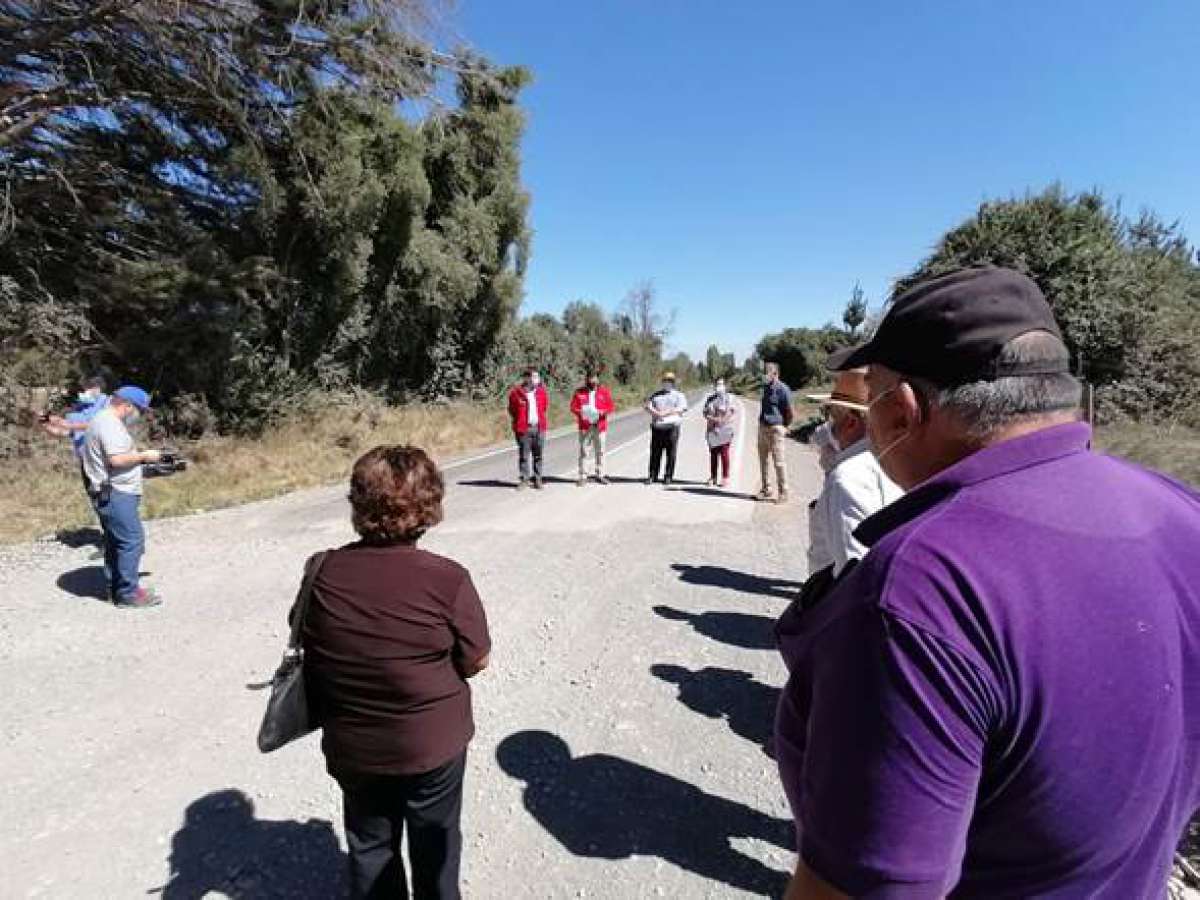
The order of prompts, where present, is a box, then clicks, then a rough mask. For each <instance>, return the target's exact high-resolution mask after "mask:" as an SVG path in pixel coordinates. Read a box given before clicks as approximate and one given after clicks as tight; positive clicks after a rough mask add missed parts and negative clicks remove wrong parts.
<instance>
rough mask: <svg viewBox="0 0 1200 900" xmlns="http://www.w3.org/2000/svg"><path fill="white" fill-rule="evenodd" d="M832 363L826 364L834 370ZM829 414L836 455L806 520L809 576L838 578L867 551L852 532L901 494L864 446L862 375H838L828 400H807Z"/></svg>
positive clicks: (862, 371)
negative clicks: (826, 573) (828, 573)
mask: <svg viewBox="0 0 1200 900" xmlns="http://www.w3.org/2000/svg"><path fill="white" fill-rule="evenodd" d="M836 362H837V359H836V357H835V358H834V360H832V361H831V365H836ZM808 399H810V400H815V401H817V402H819V403H822V404H824V406H825V407H826V409H827V410H828V412H827V415H828V417H829V418H828V420H829V432H830V438H831V439H832V440H831V446H832V447H833V448H834V450H835V451H836V453H835V455H834V457H833V459H832V464H831V466H830V469H829V471H828V472H827V473H826V474H825V485H824V487H823V488H822V490H821V496H820V497H818V498H817V501H816V506H815V507H814V508H813V510H812V515H811V516H810V518H809V526H810V534H809V539H810V544H809V555H808V571H809V576H810V577H811V576H812V575H814V574H816V573H818V572H820V571H822V570H823V569H827V568H829V567H832V569H833V571H832V573H831V574H832V575H833V576H834V577H837V576H838V575H840V574H841V572H842V570H843V569H844V568H845V567H846V565H847V564H848V563H849V562H850V560H852V559H862V558H863V557H864V556H866V555H867V548H866V547H864V546H863V545H862V544H860V543H859V542H858V540H856V539H855V537H854V529H856V528H857V527H858V526H859V523H861V522H862V521H863V520H864V519H866V518H867V517H868V516H871V515H874V514H875V513H877V512H879V510H881V509H883V507H885V506H887V505H888V504H889V503H891V502H892V501H894V500H897V499H899V498H900V496H901V495H902V494H903V491H901V490H900V488H899V487H898V486H897V485H896V483H895V482H893V481H892V480H891V479H890V478H888V477H887V475H885V474H884V473H883V469H881V468H880V466H879V463H878V461H877V460H876V459H875V454H873V453H872V452H871V448H870V446H869V444H868V442H867V419H866V415H867V370H866V369H851V370H849V371H845V372H838V375H837V381H836V382H835V383H834V387H833V393H832V394H811V395H809V398H808Z"/></svg>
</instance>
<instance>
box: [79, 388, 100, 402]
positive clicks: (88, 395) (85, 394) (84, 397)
mask: <svg viewBox="0 0 1200 900" xmlns="http://www.w3.org/2000/svg"><path fill="white" fill-rule="evenodd" d="M75 399H76V400H78V401H79V402H80V403H91V402H92V401H93V400H95V399H96V395H95V394H93V393H92V392H91V391H81V392H80V393H79V394H77V395H76V397H75Z"/></svg>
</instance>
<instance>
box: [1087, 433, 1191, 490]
mask: <svg viewBox="0 0 1200 900" xmlns="http://www.w3.org/2000/svg"><path fill="white" fill-rule="evenodd" d="M1095 444H1096V448H1097V449H1099V450H1103V451H1104V452H1105V453H1111V454H1113V455H1114V456H1123V457H1125V458H1126V459H1131V460H1133V461H1134V462H1136V463H1139V464H1140V465H1143V466H1147V467H1148V468H1151V469H1157V470H1158V471H1160V472H1165V473H1166V474H1167V475H1170V476H1172V477H1173V478H1177V479H1179V480H1180V481H1183V482H1186V483H1187V484H1190V485H1193V486H1195V487H1200V431H1195V430H1193V429H1190V428H1183V427H1180V426H1153V425H1136V424H1129V425H1119V426H1118V425H1107V426H1101V427H1100V428H1097V429H1096V436H1095Z"/></svg>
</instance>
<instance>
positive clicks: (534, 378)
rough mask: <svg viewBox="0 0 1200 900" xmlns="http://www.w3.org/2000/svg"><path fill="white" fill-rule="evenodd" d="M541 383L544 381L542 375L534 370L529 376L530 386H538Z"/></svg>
mask: <svg viewBox="0 0 1200 900" xmlns="http://www.w3.org/2000/svg"><path fill="white" fill-rule="evenodd" d="M541 383H542V376H540V375H538V374H537V373H536V372H534V373H533V374H532V375H530V376H529V386H530V387H537V386H538V385H539V384H541Z"/></svg>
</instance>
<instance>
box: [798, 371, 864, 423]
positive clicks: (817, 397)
mask: <svg viewBox="0 0 1200 900" xmlns="http://www.w3.org/2000/svg"><path fill="white" fill-rule="evenodd" d="M805 396H806V397H807V399H809V400H813V401H815V402H817V403H821V404H825V405H828V406H844V407H845V408H846V409H855V410H858V411H859V412H866V411H867V403H868V394H867V370H866V368H862V369H847V370H845V371H844V372H838V373H837V380H836V381H834V383H833V393H831V394H807V395H805Z"/></svg>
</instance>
